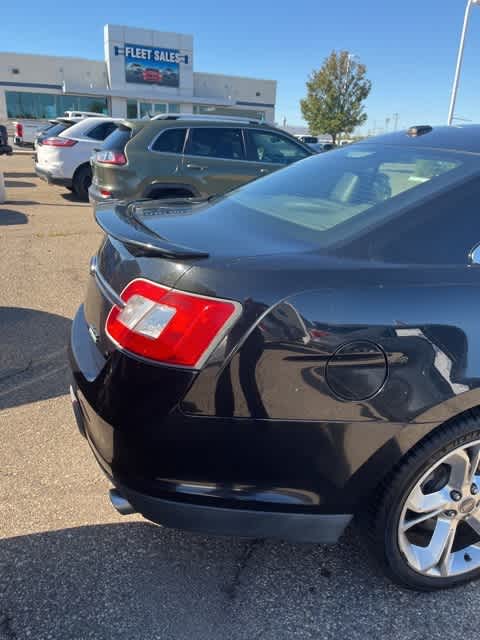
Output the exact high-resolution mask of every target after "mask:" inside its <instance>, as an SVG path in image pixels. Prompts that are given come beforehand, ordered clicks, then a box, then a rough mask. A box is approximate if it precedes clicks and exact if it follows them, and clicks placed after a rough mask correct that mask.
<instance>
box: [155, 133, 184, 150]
mask: <svg viewBox="0 0 480 640" xmlns="http://www.w3.org/2000/svg"><path fill="white" fill-rule="evenodd" d="M186 131H187V130H186V129H166V130H165V131H163V132H162V133H161V134H160V135H159V136H158V138H157V139H156V140H155V142H154V143H153V145H152V150H153V151H161V152H162V153H182V151H183V143H184V142H185V134H186Z"/></svg>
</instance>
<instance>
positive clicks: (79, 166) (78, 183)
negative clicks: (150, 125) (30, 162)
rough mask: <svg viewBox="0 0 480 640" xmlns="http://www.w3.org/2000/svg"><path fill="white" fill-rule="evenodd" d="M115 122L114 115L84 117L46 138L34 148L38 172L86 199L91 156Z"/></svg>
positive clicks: (114, 125)
mask: <svg viewBox="0 0 480 640" xmlns="http://www.w3.org/2000/svg"><path fill="white" fill-rule="evenodd" d="M117 123H118V121H117V120H115V119H113V118H105V117H99V118H93V117H92V118H83V119H82V120H81V121H80V122H77V123H76V124H74V125H72V126H71V127H69V128H68V129H67V130H66V131H63V132H62V133H60V134H58V136H53V137H49V138H45V139H44V140H43V141H42V145H41V146H39V147H38V149H37V158H36V164H35V170H36V172H37V175H38V176H40V178H42V179H43V180H46V181H47V182H50V183H52V184H58V185H63V186H65V187H67V188H69V189H71V190H72V191H74V192H75V194H76V195H77V196H78V197H79V198H80V199H82V200H87V199H88V188H89V186H90V183H91V181H92V169H91V166H90V156H91V154H92V152H93V151H94V149H96V148H100V146H101V143H102V142H103V141H104V140H105V138H106V137H107V136H108V135H109V134H110V133H112V131H114V130H115V129H116V128H117Z"/></svg>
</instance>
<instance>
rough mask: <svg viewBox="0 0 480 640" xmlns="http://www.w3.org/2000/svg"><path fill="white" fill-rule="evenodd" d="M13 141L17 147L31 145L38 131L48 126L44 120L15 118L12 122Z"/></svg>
mask: <svg viewBox="0 0 480 640" xmlns="http://www.w3.org/2000/svg"><path fill="white" fill-rule="evenodd" d="M12 125H13V131H14V134H13V143H14V144H15V145H16V146H17V147H25V146H32V147H33V143H34V141H35V138H36V137H37V136H38V135H39V133H40V132H41V131H42V130H43V129H45V128H46V127H48V121H46V120H28V119H27V120H15V121H14V122H13V123H12Z"/></svg>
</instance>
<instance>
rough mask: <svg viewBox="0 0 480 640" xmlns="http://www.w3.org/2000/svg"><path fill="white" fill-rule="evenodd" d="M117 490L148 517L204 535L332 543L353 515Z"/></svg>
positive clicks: (120, 488) (123, 489)
mask: <svg viewBox="0 0 480 640" xmlns="http://www.w3.org/2000/svg"><path fill="white" fill-rule="evenodd" d="M118 489H119V491H120V493H121V494H122V495H123V496H124V497H125V498H127V500H128V501H129V502H130V504H131V505H132V507H134V509H135V510H136V511H138V512H139V513H141V514H142V515H143V516H144V517H145V518H147V520H151V521H152V522H156V523H157V524H161V525H163V526H164V527H172V528H175V529H184V530H187V531H194V532H197V533H204V534H213V535H225V536H240V537H244V538H277V539H281V540H290V541H295V542H316V543H323V544H333V543H335V542H337V541H338V539H339V538H340V536H341V535H342V533H343V532H344V530H345V528H346V527H347V525H348V524H349V522H350V520H351V519H352V516H351V515H350V514H318V513H314V514H312V513H285V512H278V511H265V510H250V509H242V508H239V507H236V508H228V507H214V506H210V505H204V504H191V503H186V502H179V501H175V500H167V499H164V498H158V497H154V496H149V495H145V494H143V493H138V492H137V491H133V490H132V489H128V488H126V487H121V486H119V487H118Z"/></svg>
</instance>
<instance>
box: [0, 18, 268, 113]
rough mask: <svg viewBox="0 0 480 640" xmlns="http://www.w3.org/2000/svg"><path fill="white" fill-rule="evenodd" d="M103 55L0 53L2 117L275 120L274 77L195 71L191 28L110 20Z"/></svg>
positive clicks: (105, 31) (0, 102)
mask: <svg viewBox="0 0 480 640" xmlns="http://www.w3.org/2000/svg"><path fill="white" fill-rule="evenodd" d="M104 47H105V60H85V59H83V58H70V57H56V56H42V55H30V54H24V53H0V122H2V121H6V120H12V119H26V118H39V119H51V118H55V117H56V116H59V115H62V114H63V113H64V111H67V110H75V111H78V110H81V111H96V112H102V113H108V114H111V115H112V116H114V117H122V118H123V117H128V118H142V117H144V116H147V115H149V114H154V113H198V114H211V115H229V116H231V115H233V116H242V117H251V118H259V119H264V120H266V121H268V122H274V118H275V97H276V81H274V80H260V79H256V78H247V77H239V76H226V75H218V74H213V73H201V72H197V71H194V60H195V52H194V48H193V36H191V35H185V34H181V33H167V32H162V31H150V30H146V29H136V28H131V27H126V26H118V25H109V24H107V25H105V27H104Z"/></svg>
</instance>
